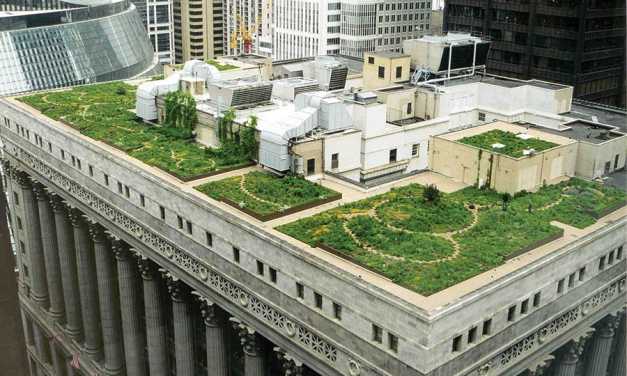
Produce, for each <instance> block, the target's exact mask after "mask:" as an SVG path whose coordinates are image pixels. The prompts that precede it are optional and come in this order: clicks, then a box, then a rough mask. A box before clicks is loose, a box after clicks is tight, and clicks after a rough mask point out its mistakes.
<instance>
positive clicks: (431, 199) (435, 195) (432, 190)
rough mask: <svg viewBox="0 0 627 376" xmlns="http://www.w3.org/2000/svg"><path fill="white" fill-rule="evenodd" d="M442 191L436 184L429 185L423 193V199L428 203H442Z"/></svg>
mask: <svg viewBox="0 0 627 376" xmlns="http://www.w3.org/2000/svg"><path fill="white" fill-rule="evenodd" d="M440 196H441V194H440V190H439V189H438V187H437V186H436V185H435V184H429V185H427V186H426V187H425V190H424V191H422V198H423V199H424V200H425V201H426V202H428V203H436V202H438V201H440Z"/></svg>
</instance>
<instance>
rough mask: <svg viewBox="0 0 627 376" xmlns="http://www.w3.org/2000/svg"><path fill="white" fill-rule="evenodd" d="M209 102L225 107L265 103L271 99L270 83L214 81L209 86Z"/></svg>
mask: <svg viewBox="0 0 627 376" xmlns="http://www.w3.org/2000/svg"><path fill="white" fill-rule="evenodd" d="M209 95H210V97H211V101H212V102H214V103H216V104H218V105H220V106H227V107H251V106H255V105H258V104H261V103H267V102H269V101H270V99H271V97H272V83H271V82H269V81H257V80H230V81H216V82H212V83H210V84H209Z"/></svg>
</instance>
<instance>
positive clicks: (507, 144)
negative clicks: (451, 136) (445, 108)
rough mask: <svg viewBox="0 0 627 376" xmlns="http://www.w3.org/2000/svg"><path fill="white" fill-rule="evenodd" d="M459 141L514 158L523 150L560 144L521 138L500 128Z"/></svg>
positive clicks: (545, 148)
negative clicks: (497, 145) (496, 145)
mask: <svg viewBox="0 0 627 376" xmlns="http://www.w3.org/2000/svg"><path fill="white" fill-rule="evenodd" d="M458 142H461V143H462V144H466V145H471V146H475V147H478V148H481V149H484V150H489V151H490V152H493V153H499V154H504V155H508V156H510V157H514V158H519V157H522V156H523V155H524V154H523V151H524V150H526V149H533V150H535V151H536V152H540V151H543V150H547V149H550V148H553V147H555V146H559V145H558V144H556V143H553V142H549V141H545V140H541V139H539V138H535V137H532V138H528V139H524V138H520V137H518V135H517V134H515V133H512V132H506V131H502V130H500V129H493V130H490V131H487V132H484V133H480V134H477V135H474V136H469V137H464V138H462V139H460V140H458ZM495 144H500V145H503V147H500V148H498V147H494V146H493V145H495Z"/></svg>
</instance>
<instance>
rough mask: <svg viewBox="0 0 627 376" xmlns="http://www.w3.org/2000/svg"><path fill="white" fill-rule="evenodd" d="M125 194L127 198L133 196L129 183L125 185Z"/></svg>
mask: <svg viewBox="0 0 627 376" xmlns="http://www.w3.org/2000/svg"><path fill="white" fill-rule="evenodd" d="M124 195H125V196H126V197H127V198H130V197H131V190H130V189H129V188H128V185H125V186H124Z"/></svg>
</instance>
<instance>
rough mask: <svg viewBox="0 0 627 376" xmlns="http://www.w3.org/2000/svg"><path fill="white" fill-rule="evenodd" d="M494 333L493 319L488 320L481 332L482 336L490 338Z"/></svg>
mask: <svg viewBox="0 0 627 376" xmlns="http://www.w3.org/2000/svg"><path fill="white" fill-rule="evenodd" d="M490 333H492V319H487V320H485V321H484V322H483V329H482V330H481V334H482V335H484V336H489V335H490Z"/></svg>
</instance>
